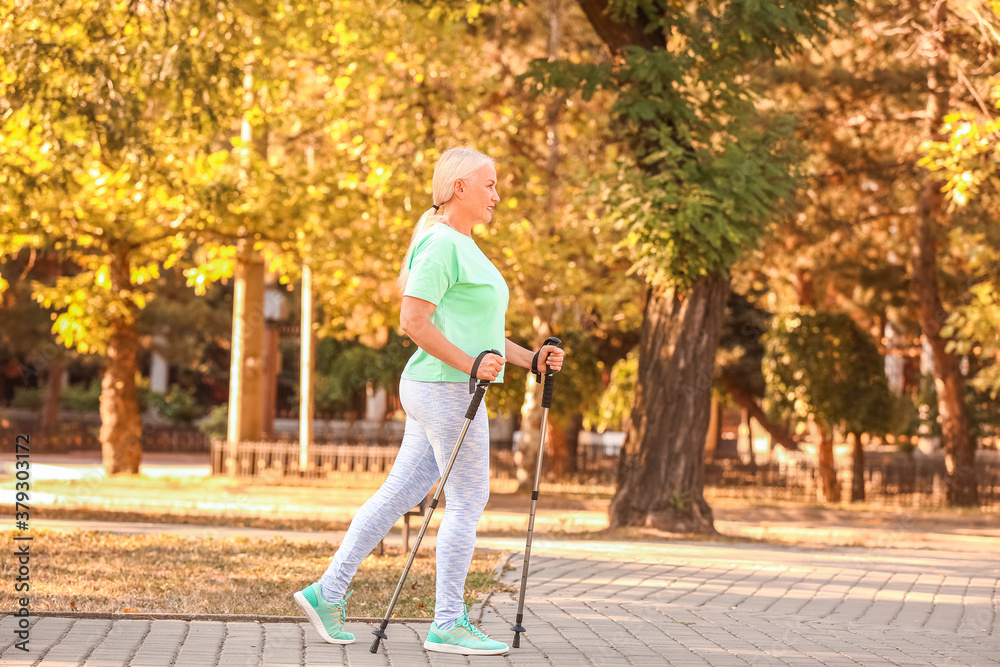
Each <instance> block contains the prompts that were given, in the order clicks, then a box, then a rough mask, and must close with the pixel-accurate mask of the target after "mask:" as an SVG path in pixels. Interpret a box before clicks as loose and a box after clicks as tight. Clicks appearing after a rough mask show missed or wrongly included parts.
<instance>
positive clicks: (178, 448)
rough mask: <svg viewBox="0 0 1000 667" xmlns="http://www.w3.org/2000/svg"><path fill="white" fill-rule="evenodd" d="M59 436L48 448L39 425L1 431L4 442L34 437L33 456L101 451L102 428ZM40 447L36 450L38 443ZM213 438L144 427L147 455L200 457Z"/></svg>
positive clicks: (73, 428)
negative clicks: (178, 454)
mask: <svg viewBox="0 0 1000 667" xmlns="http://www.w3.org/2000/svg"><path fill="white" fill-rule="evenodd" d="M60 426H61V428H60V430H59V431H58V432H56V433H55V434H53V435H51V436H50V437H49V438H48V439H47V440H46V441H45V443H44V444H42V443H41V442H40V439H39V434H40V432H41V429H40V428H39V426H38V424H37V422H17V423H16V424H13V425H11V426H7V427H3V428H0V438H3V439H4V441H5V442H13V441H14V438H15V437H17V436H18V435H20V434H25V433H28V434H31V436H32V448H31V451H32V453H37V454H65V453H66V452H70V451H74V450H81V451H88V450H89V451H100V450H101V442H100V440H99V439H98V433H99V431H100V426H94V425H89V424H88V425H86V426H79V425H73V424H61V425H60ZM36 442H37V443H38V446H37V447H36V446H35V443H36ZM209 445H210V442H209V438H208V436H207V435H205V434H204V433H202V432H201V431H200V430H199V429H198V428H197V427H194V426H174V425H150V424H143V426H142V451H144V452H157V453H161V452H189V453H199V452H207V451H208V450H209Z"/></svg>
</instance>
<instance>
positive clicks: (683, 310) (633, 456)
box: [610, 273, 729, 533]
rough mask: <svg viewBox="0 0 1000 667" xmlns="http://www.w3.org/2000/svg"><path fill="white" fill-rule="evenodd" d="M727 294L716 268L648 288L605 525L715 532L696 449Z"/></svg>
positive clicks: (701, 443) (704, 425)
mask: <svg viewBox="0 0 1000 667" xmlns="http://www.w3.org/2000/svg"><path fill="white" fill-rule="evenodd" d="M728 297H729V277H728V276H727V275H724V274H720V273H715V274H710V275H708V276H705V277H703V278H701V279H699V280H698V281H697V282H696V283H695V284H694V286H693V287H692V289H691V291H690V293H689V294H686V295H685V294H679V293H677V292H674V291H670V290H667V291H654V289H653V288H650V291H649V293H648V294H647V297H646V308H645V316H644V318H643V323H642V331H641V334H640V342H639V377H638V378H637V382H636V389H635V402H634V404H633V407H632V424H631V426H630V427H629V431H628V436H627V439H626V442H625V446H624V447H623V448H622V454H621V459H620V467H619V471H618V490H617V492H616V493H615V497H614V498H613V499H612V501H611V508H610V524H611V526H612V527H619V526H645V527H649V528H658V529H662V530H668V531H672V532H682V533H688V532H698V533H714V532H715V526H714V521H713V518H712V509H711V508H710V507H709V506H708V503H707V502H705V497H704V495H703V487H704V451H705V434H706V433H707V432H708V423H709V417H710V415H709V412H710V409H711V403H712V382H713V376H714V370H715V353H716V348H717V346H718V343H719V335H720V333H721V331H722V320H723V313H724V311H725V306H726V299H727V298H728Z"/></svg>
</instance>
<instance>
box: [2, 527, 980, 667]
mask: <svg viewBox="0 0 1000 667" xmlns="http://www.w3.org/2000/svg"><path fill="white" fill-rule="evenodd" d="M518 544H519V541H518V540H503V539H492V540H489V545H488V546H492V547H496V548H506V549H511V548H517V547H518ZM521 545H522V546H523V543H522V544H521ZM482 546H487V544H483V545H482ZM998 551H1000V550H998ZM534 554H535V555H534V556H533V558H532V563H531V564H532V567H531V577H530V580H529V592H528V604H527V608H526V617H525V620H524V625H525V627H526V628H527V630H528V633H527V635H526V636H525V637H523V638H522V644H521V648H520V649H512V650H511V652H510V653H509V654H508V655H507V656H504V657H490V658H486V657H483V658H472V659H469V658H464V657H462V656H450V655H439V654H430V653H427V652H425V651H423V649H422V648H421V644H422V642H423V637H424V635H425V634H426V630H427V624H426V623H402V624H394V625H390V626H389V629H388V634H389V640H388V642H385V643H383V648H382V649H380V651H379V653H378V654H376V655H372V654H371V653H369V652H368V647H369V645H370V643H371V642H370V640H371V635H370V634H369V633H370V630H371V627H369V626H368V625H366V624H362V623H352V624H349V628H348V629H350V630H351V631H353V632H355V634H357V635H358V638H359V641H358V642H357V643H355V644H353V645H351V646H348V647H340V646H331V645H328V644H325V643H324V642H322V641H321V640H320V639H319V637H318V636H317V635H316V633H315V632H314V631H313V630H312V628H311V627H310V626H308V625H307V624H305V623H302V622H284V623H281V622H265V623H258V622H246V621H239V622H237V621H229V622H225V621H175V620H148V619H142V618H141V617H140V618H129V619H127V620H122V619H79V618H61V617H42V618H33V619H32V626H31V644H30V648H31V650H30V652H28V653H24V652H22V651H20V650H17V649H16V648H15V647H14V646H13V642H14V641H15V638H14V636H13V631H14V627H15V621H16V619H15V618H14V617H12V616H9V615H8V616H5V617H3V618H2V619H0V665H3V666H6V665H11V666H13V665H18V666H22V665H23V666H27V665H46V666H51V667H65V666H69V665H75V666H86V667H98V666H100V667H110V666H112V665H115V666H123V665H132V666H135V667H140V666H141V667H157V666H159V667H171V666H176V667H199V666H202V665H205V666H209V667H215V666H220V667H235V666H240V667H242V666H244V665H247V666H254V667H258V666H268V667H279V666H281V667H291V666H302V665H307V666H310V667H313V666H314V667H323V666H328V665H338V666H340V665H350V666H353V667H357V666H361V665H377V666H387V667H411V666H428V665H434V666H437V665H448V666H450V665H468V664H472V663H475V664H487V663H489V664H496V665H555V666H564V665H565V666H571V667H581V666H585V665H591V666H594V667H603V666H605V665H611V666H615V667H617V666H620V665H621V666H624V665H635V666H642V665H650V666H653V665H656V666H661V665H679V666H681V665H683V666H687V665H710V666H712V667H716V666H718V667H730V666H731V667H737V666H739V667H758V666H764V665H776V666H777V665H782V666H784V665H788V666H792V667H799V666H800V665H801V666H805V665H832V666H838V665H865V666H876V665H877V666H883V665H885V666H889V665H899V666H902V665H906V666H911V665H963V666H969V667H971V666H977V667H978V666H979V665H1000V619H998V605H1000V592H998V580H1000V559H997V558H996V557H992V558H984V557H983V556H982V555H981V554H980V555H966V554H962V553H956V552H940V551H930V550H907V549H892V550H882V549H860V548H825V549H805V548H793V547H775V546H761V545H724V544H718V543H712V544H703V543H656V544H652V543H643V544H635V543H629V544H623V543H612V542H589V541H584V542H560V541H554V540H537V541H536V542H535V544H534ZM512 562H513V563H515V564H519V563H520V561H519V560H518V559H516V558H515V559H514V561H512ZM519 580H520V568H519V567H518V568H517V569H514V570H510V571H508V572H507V573H506V574H505V575H504V581H505V582H507V583H509V584H511V586H512V587H513V588H515V589H516V586H517V584H518V582H519ZM516 609H517V594H516V593H513V594H511V593H499V594H496V595H494V596H493V597H492V598H491V599H489V600H487V601H486V602H485V603H484V604H480V605H477V607H476V608H475V609H474V610H473V617H474V618H476V617H478V618H480V619H481V621H482V627H483V628H484V629H485V630H486V631H487V632H488V633H489V634H491V635H493V636H494V637H497V638H500V639H502V640H504V641H509V638H510V633H509V632H508V630H507V628H508V627H509V626H510V625H511V623H512V622H513V619H514V615H515V613H516Z"/></svg>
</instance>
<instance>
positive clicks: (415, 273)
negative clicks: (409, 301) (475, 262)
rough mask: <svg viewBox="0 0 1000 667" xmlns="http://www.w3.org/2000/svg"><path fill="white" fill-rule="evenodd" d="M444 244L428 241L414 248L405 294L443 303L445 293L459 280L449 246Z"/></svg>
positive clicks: (436, 303)
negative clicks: (450, 258)
mask: <svg viewBox="0 0 1000 667" xmlns="http://www.w3.org/2000/svg"><path fill="white" fill-rule="evenodd" d="M444 245H445V244H441V243H434V242H428V243H424V244H421V246H419V247H417V248H414V254H413V258H412V260H411V262H410V276H409V278H407V280H406V289H405V290H404V291H403V296H413V297H416V298H418V299H423V300H424V301H429V302H431V303H433V304H434V305H435V306H436V305H439V304H440V303H441V298H442V297H443V296H444V293H445V292H447V291H448V290H449V289H450V288H451V286H452V285H454V284H455V283H456V282H457V277H456V276H455V275H454V271H453V269H452V262H450V261H449V253H448V250H449V248H447V247H442V246H444Z"/></svg>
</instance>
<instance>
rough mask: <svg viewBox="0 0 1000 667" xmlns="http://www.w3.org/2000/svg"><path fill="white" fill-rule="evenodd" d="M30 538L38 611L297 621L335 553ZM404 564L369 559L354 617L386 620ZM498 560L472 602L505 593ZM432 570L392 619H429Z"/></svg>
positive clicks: (2, 596) (471, 581) (429, 565)
mask: <svg viewBox="0 0 1000 667" xmlns="http://www.w3.org/2000/svg"><path fill="white" fill-rule="evenodd" d="M32 534H33V536H34V540H33V541H32V542H31V543H30V544H31V608H32V610H33V611H97V612H134V613H157V612H160V613H187V614H257V615H275V616H301V612H300V610H299V609H298V607H297V606H296V605H295V603H294V601H293V600H292V594H293V593H294V592H295V591H298V590H300V589H302V588H304V587H305V586H307V585H308V584H310V583H312V582H313V581H316V580H318V579H319V577H320V576H321V575H322V574H323V572H324V571H325V570H326V568H327V565H329V563H330V559H331V557H332V556H333V553H334V546H333V545H330V544H327V543H318V542H305V543H292V542H286V541H284V540H282V539H280V538H279V539H273V540H255V539H247V538H234V539H221V538H184V537H175V536H169V535H116V534H111V533H98V532H77V533H68V534H61V533H56V532H51V531H40V530H34V531H32ZM13 535H14V532H13V531H4V532H2V533H0V549H3V550H4V553H13V550H14V548H15V547H14V541H13ZM21 544H23V542H22V543H21ZM406 557H407V554H405V553H401V552H400V550H399V549H398V548H397V549H392V548H388V547H387V549H386V553H385V555H383V556H375V555H371V556H369V557H368V558H366V559H365V561H364V562H363V563H362V564H361V568H360V569H359V570H358V573H357V576H356V577H355V579H354V581H353V582H352V588H354V596H353V597H352V598H351V601H350V603H349V606H348V614H349V615H350V616H372V617H378V616H382V615H383V614H384V613H385V610H386V608H387V606H388V604H389V599H390V598H391V596H392V593H393V591H394V590H395V587H396V583H397V581H398V580H399V576H400V574H401V573H402V570H403V566H404V565H405V563H406ZM501 558H503V555H502V554H500V553H497V552H488V551H478V550H477V552H476V554H475V556H474V557H473V561H472V566H471V568H470V572H469V575H468V578H467V580H466V587H465V591H466V600H467V602H468V603H469V604H472V603H474V602H475V601H476V600H478V599H480V598H481V597H483V596H485V595H486V594H488V593H490V592H493V591H500V590H507V588H506V587H504V586H503V585H501V584H499V582H497V581H496V579H495V578H494V571H495V569H496V567H497V565H498V564H499V562H500V560H501ZM434 563H435V561H434V558H433V552H431V551H429V550H427V551H426V552H425V551H423V550H422V551H421V552H420V553H419V554H418V556H417V558H416V560H415V561H414V563H413V568H412V569H411V571H410V575H409V577H408V578H407V583H406V587H405V589H404V591H403V593H402V594H401V595H400V599H399V601H398V602H397V604H396V609H395V616H398V617H418V618H419V617H432V616H433V614H434ZM14 567H15V563H14V559H13V558H4V559H2V560H0V577H2V578H3V580H4V581H8V582H11V581H13V579H14V577H15V576H16V575H15V571H14ZM15 600H16V596H15V593H14V591H13V585H11V586H5V587H4V588H3V589H2V591H0V605H2V608H4V609H13V608H15V606H16V605H15Z"/></svg>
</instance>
